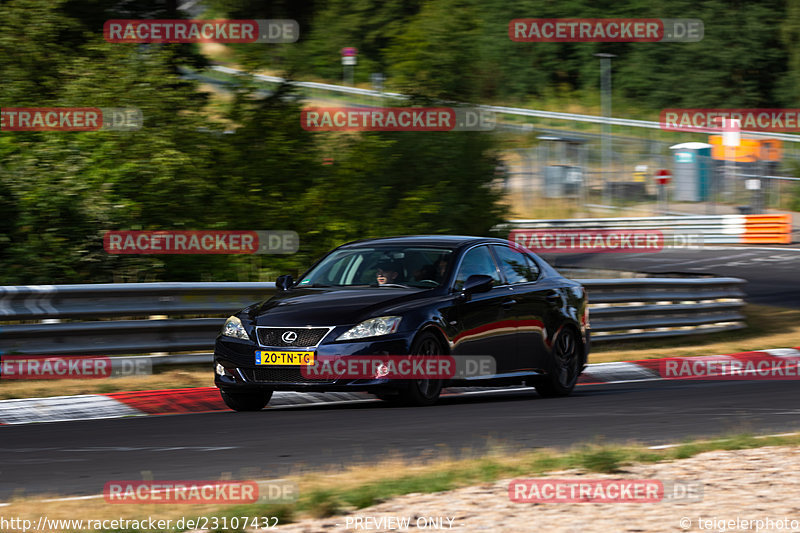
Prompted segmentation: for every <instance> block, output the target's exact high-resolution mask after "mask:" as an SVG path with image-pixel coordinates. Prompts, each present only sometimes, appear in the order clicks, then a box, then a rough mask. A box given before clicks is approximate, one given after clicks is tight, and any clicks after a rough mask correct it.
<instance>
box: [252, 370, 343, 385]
mask: <svg viewBox="0 0 800 533" xmlns="http://www.w3.org/2000/svg"><path fill="white" fill-rule="evenodd" d="M241 372H242V374H244V377H245V379H246V380H247V381H253V382H256V383H330V381H325V380H322V379H313V378H307V377H305V376H304V375H303V372H302V371H301V370H300V368H299V367H284V368H242V369H241Z"/></svg>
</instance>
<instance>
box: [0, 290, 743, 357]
mask: <svg viewBox="0 0 800 533" xmlns="http://www.w3.org/2000/svg"><path fill="white" fill-rule="evenodd" d="M578 281H580V282H581V283H582V284H583V285H584V286H585V287H586V289H587V291H588V293H589V300H590V320H591V329H592V338H593V341H594V342H602V341H609V340H623V339H632V338H639V339H641V338H649V337H665V336H674V335H687V334H700V333H709V332H716V331H724V330H731V329H738V328H741V327H744V325H745V324H744V317H743V316H742V314H741V312H740V309H741V307H742V306H743V305H744V301H743V297H744V294H743V292H742V290H741V287H742V284H743V283H744V281H743V280H740V279H736V278H695V279H682V278H636V279H583V280H578ZM274 292H275V284H274V283H128V284H97V285H30V286H13V287H10V286H6V287H0V321H3V322H4V325H1V326H0V354H8V355H11V354H19V355H40V354H47V355H63V356H80V355H101V354H108V355H119V354H146V353H148V352H162V353H163V352H192V351H210V350H211V349H212V347H213V344H214V338H215V337H216V335H217V333H218V332H219V329H220V327H221V326H222V323H223V321H224V319H225V317H227V316H228V315H230V314H231V313H233V312H235V311H237V310H238V309H240V308H242V307H244V306H246V305H248V304H251V303H253V302H256V301H259V300H261V299H264V298H267V297H269V296H270V295H272V294H273V293H274ZM187 315H217V316H215V317H213V318H208V317H199V318H198V317H194V318H187ZM168 317H169V318H168ZM75 319H79V320H75ZM86 319H91V320H86ZM147 357H151V358H152V362H153V364H155V365H161V364H165V365H175V364H197V363H201V362H205V361H210V360H211V356H210V354H203V355H161V356H147Z"/></svg>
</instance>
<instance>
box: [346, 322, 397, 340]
mask: <svg viewBox="0 0 800 533" xmlns="http://www.w3.org/2000/svg"><path fill="white" fill-rule="evenodd" d="M400 320H402V318H401V317H399V316H379V317H378V318H370V319H369V320H365V321H364V322H362V323H361V324H358V325H357V326H353V327H352V328H350V329H348V330H347V331H345V332H344V333H342V334H341V335H339V337H338V338H337V339H336V340H337V341H349V340H353V339H363V338H365V337H378V336H379V335H388V334H389V333H394V332H395V331H397V328H398V327H399V326H400Z"/></svg>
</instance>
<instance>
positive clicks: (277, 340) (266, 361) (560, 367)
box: [214, 236, 589, 411]
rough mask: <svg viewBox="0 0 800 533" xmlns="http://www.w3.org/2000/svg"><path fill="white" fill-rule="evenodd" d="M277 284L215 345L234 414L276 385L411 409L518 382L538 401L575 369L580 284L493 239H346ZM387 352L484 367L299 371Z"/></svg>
mask: <svg viewBox="0 0 800 533" xmlns="http://www.w3.org/2000/svg"><path fill="white" fill-rule="evenodd" d="M276 285H277V287H278V292H277V294H275V295H274V296H273V297H272V298H270V299H268V300H265V301H263V302H259V303H257V304H254V305H251V306H249V307H247V308H245V309H243V310H242V311H240V312H239V313H237V314H235V315H233V316H231V317H230V318H228V320H227V321H226V322H225V325H224V327H223V329H222V331H221V333H220V335H219V336H218V337H217V340H216V345H215V349H214V359H215V364H214V367H215V384H216V386H217V387H219V389H220V392H221V394H222V398H223V399H224V401H225V403H226V404H227V405H228V406H229V407H230V408H232V409H235V410H237V411H253V410H259V409H262V408H263V407H264V406H266V405H267V403H269V400H270V398H271V396H272V393H273V391H276V390H281V391H304V392H311V391H314V392H319V391H367V392H370V393H373V394H375V395H377V396H378V397H380V398H382V399H384V400H387V401H390V402H398V403H403V404H412V405H429V404H432V403H434V402H436V400H437V399H438V398H439V394H440V392H441V390H442V388H443V387H446V386H469V385H472V386H478V385H480V386H495V385H514V384H528V385H534V386H535V387H536V390H537V391H538V392H539V393H540V394H541V395H542V396H548V397H550V396H566V395H568V394H570V393H571V392H572V390H573V388H574V387H575V383H576V382H577V380H578V376H579V375H580V373H581V372H582V371H583V369H584V367H585V366H586V359H587V356H588V353H589V324H588V308H587V299H586V292H585V290H584V288H583V287H582V286H581V285H580V284H579V283H577V282H575V281H572V280H569V279H566V278H564V277H563V276H561V275H560V274H559V273H558V272H556V271H555V270H554V269H553V268H552V267H551V266H550V265H548V264H547V263H546V262H545V261H543V260H542V259H541V258H539V257H538V256H536V255H535V254H534V253H533V252H530V251H529V250H527V249H525V248H522V247H519V246H517V245H515V244H512V243H510V242H509V241H506V240H503V239H494V238H478V237H464V236H410V237H392V238H385V239H373V240H365V241H358V242H353V243H349V244H345V245H343V246H340V247H339V248H336V249H335V250H333V251H332V252H330V253H329V254H328V255H326V256H325V257H323V258H322V259H321V260H320V261H318V262H317V263H316V264H315V265H314V266H313V267H312V268H311V269H310V270H309V271H308V272H306V273H305V274H303V276H301V278H300V279H299V280H297V281H295V280H293V279H292V278H291V276H281V277H279V278H278V280H277V282H276ZM387 355H388V356H406V357H443V358H459V357H460V358H469V357H484V358H486V357H490V358H491V359H492V362H493V365H492V366H491V371H490V372H484V373H482V374H481V373H478V374H477V375H470V374H464V373H460V374H457V375H456V374H447V375H444V376H443V375H437V374H430V375H429V376H430V377H429V378H427V376H428V375H425V376H419V375H417V376H414V378H413V379H411V378H409V379H396V378H395V377H396V376H395V375H394V374H390V373H388V371H386V368H385V367H381V368H379V371H378V372H377V373H375V374H374V375H372V374H370V373H369V372H371V370H368V371H367V372H368V374H367V375H355V374H350V373H347V372H343V373H340V374H336V375H311V373H310V371H309V369H310V368H315V367H314V366H313V365H319V364H320V361H323V360H335V361H339V360H342V361H347V360H348V358H363V357H376V358H378V357H382V356H387ZM349 360H350V361H351V362H352V361H354V359H349ZM364 368H366V367H364ZM393 376H394V377H393Z"/></svg>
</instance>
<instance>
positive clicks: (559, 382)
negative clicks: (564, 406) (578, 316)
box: [536, 328, 581, 398]
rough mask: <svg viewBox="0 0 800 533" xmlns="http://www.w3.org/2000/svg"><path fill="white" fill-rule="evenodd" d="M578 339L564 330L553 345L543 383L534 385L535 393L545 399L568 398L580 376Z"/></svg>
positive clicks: (572, 333)
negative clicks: (549, 367)
mask: <svg viewBox="0 0 800 533" xmlns="http://www.w3.org/2000/svg"><path fill="white" fill-rule="evenodd" d="M580 366H581V361H580V350H579V349H578V338H577V336H576V335H575V331H574V330H572V329H571V328H564V329H563V330H561V333H559V334H558V337H556V340H555V342H554V343H553V361H552V366H551V369H550V372H549V373H548V375H547V377H546V378H545V380H544V381H542V382H540V383H537V384H536V392H538V393H539V395H540V396H544V397H545V398H554V397H558V396H569V395H570V393H571V392H572V389H574V388H575V384H576V383H577V382H578V376H579V374H580Z"/></svg>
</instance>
